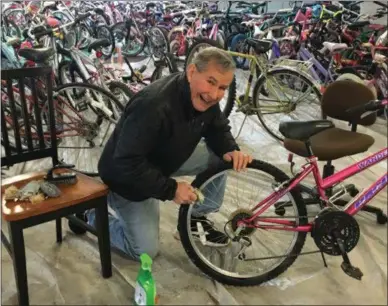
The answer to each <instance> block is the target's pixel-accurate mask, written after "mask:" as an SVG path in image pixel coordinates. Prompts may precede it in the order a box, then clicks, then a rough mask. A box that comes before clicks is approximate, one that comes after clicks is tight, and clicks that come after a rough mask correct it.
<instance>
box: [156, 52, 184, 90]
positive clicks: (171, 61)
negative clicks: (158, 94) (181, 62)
mask: <svg viewBox="0 0 388 306" xmlns="http://www.w3.org/2000/svg"><path fill="white" fill-rule="evenodd" d="M165 56H166V58H165V61H166V62H167V66H168V69H169V71H170V74H172V73H175V72H179V69H178V65H177V63H176V60H175V57H174V55H173V54H171V53H166V55H165ZM164 68H165V65H163V64H161V65H157V66H156V68H155V70H154V71H153V72H152V75H151V83H153V82H155V81H156V80H159V79H160V78H161V77H162V71H163V69H164Z"/></svg>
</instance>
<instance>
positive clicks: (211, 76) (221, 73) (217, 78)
mask: <svg viewBox="0 0 388 306" xmlns="http://www.w3.org/2000/svg"><path fill="white" fill-rule="evenodd" d="M233 76H234V70H223V69H222V68H221V67H220V66H219V65H218V64H216V63H213V62H210V63H208V65H207V69H205V70H204V71H202V72H199V71H198V70H197V67H196V66H195V65H194V64H190V65H189V67H188V70H187V79H188V81H189V83H190V90H191V101H192V103H193V106H194V108H195V109H196V110H197V111H199V112H204V111H206V110H207V109H208V108H209V107H211V106H213V105H215V104H217V103H218V102H220V101H221V99H222V98H223V97H224V95H225V91H226V90H227V89H228V87H229V85H230V84H231V83H232V81H233Z"/></svg>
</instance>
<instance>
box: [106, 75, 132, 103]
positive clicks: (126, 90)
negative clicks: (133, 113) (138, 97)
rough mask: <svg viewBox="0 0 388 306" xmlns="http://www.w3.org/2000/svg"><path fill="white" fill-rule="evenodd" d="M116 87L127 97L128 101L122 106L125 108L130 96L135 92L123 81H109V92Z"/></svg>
mask: <svg viewBox="0 0 388 306" xmlns="http://www.w3.org/2000/svg"><path fill="white" fill-rule="evenodd" d="M116 88H118V89H119V90H122V91H123V92H124V94H125V95H126V96H127V98H128V101H127V102H126V103H125V104H124V108H125V107H126V106H127V105H128V104H130V101H131V99H132V97H133V96H134V95H135V93H134V92H133V91H132V90H131V89H129V87H128V86H127V85H126V84H125V83H123V82H119V81H111V82H110V83H109V90H110V91H111V92H114V90H115V89H116Z"/></svg>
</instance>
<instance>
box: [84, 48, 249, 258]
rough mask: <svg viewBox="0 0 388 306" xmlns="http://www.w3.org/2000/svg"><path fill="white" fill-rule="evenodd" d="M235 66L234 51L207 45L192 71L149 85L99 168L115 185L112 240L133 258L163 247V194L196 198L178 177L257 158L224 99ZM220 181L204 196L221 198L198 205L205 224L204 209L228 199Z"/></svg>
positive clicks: (181, 201)
mask: <svg viewBox="0 0 388 306" xmlns="http://www.w3.org/2000/svg"><path fill="white" fill-rule="evenodd" d="M234 70H235V66H234V61H233V58H232V57H231V56H230V55H229V54H227V53H226V52H225V51H223V50H220V49H217V48H207V49H204V50H202V51H200V52H199V53H198V55H197V56H196V57H195V58H194V60H193V63H192V64H190V65H189V66H188V69H187V71H186V72H182V73H176V74H172V75H170V76H168V77H165V78H163V79H161V80H158V81H157V82H155V83H153V84H151V85H149V86H147V87H146V88H145V89H143V90H142V91H141V92H139V93H137V94H136V95H135V96H134V97H133V98H132V99H131V103H130V104H129V105H128V106H127V107H126V109H125V111H124V114H123V115H122V117H121V118H120V120H119V122H118V124H117V126H116V128H115V130H114V132H113V134H112V135H111V137H110V139H109V140H108V142H107V144H106V146H105V148H104V151H103V153H102V155H101V158H100V161H99V165H98V170H99V173H100V177H101V179H102V180H103V181H104V183H106V184H107V185H108V186H109V189H110V193H109V195H108V204H109V206H110V207H111V208H112V209H113V210H114V214H115V215H116V216H113V215H111V216H109V218H110V220H109V226H110V239H111V243H112V245H114V246H115V247H117V248H119V249H121V250H122V251H124V252H125V253H127V254H128V255H129V256H130V257H131V258H133V259H135V260H139V256H140V254H141V253H143V252H145V253H147V254H149V255H150V256H151V257H154V256H156V254H157V252H158V243H159V208H160V203H159V200H161V201H166V200H172V201H174V202H175V203H176V204H178V205H186V204H192V203H194V202H195V201H196V200H197V196H196V194H195V192H194V189H193V187H192V186H191V185H190V184H188V183H186V182H177V181H176V180H175V179H173V178H172V177H177V176H183V175H197V174H199V173H200V172H202V171H204V170H205V169H207V168H208V167H209V166H210V165H213V164H214V163H217V161H220V160H221V159H224V160H226V161H229V162H233V166H234V169H235V170H241V169H244V168H246V166H247V164H248V163H250V162H251V161H252V157H251V156H249V155H246V154H243V153H242V152H240V150H239V147H238V145H237V144H236V142H235V140H234V139H233V137H232V135H231V133H230V127H229V125H228V120H227V119H225V118H224V116H223V115H222V113H221V111H220V108H219V105H218V102H219V101H220V100H221V99H222V98H223V97H224V94H225V91H226V90H227V88H228V86H229V85H230V84H231V82H232V80H233V77H234ZM202 138H204V141H203V140H202ZM214 185H215V186H214V192H212V191H210V192H209V194H208V195H206V196H207V199H206V201H209V203H216V204H213V207H210V209H209V208H207V210H204V209H203V208H201V209H202V211H199V210H197V211H196V212H195V213H196V215H197V217H199V218H200V219H201V222H203V223H206V216H205V215H206V213H209V212H210V211H214V210H216V209H218V208H219V206H220V205H221V204H222V200H223V193H224V188H225V178H224V177H222V176H221V177H220V178H219V179H218V180H217V182H216V183H215V184H214ZM220 190H221V192H220ZM212 197H213V198H212ZM198 206H199V205H198ZM201 206H202V207H208V205H201ZM94 219H95V215H94V211H90V212H89V213H88V222H89V223H90V224H91V225H93V226H94ZM204 228H205V230H206V233H207V237H206V239H208V240H209V241H210V242H213V243H214V244H220V243H226V242H227V239H228V238H227V237H226V235H224V234H223V233H221V232H218V231H216V230H215V229H213V228H212V227H211V226H210V225H209V224H207V225H206V224H205V226H204ZM220 236H221V239H220Z"/></svg>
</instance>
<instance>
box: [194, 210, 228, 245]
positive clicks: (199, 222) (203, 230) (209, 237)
mask: <svg viewBox="0 0 388 306" xmlns="http://www.w3.org/2000/svg"><path fill="white" fill-rule="evenodd" d="M198 227H199V228H198ZM191 231H192V232H193V236H196V237H198V238H199V239H200V240H201V242H202V243H203V244H204V245H207V246H214V247H221V246H226V245H228V243H229V237H228V236H227V235H225V234H224V233H223V232H220V231H218V230H216V229H215V228H214V227H213V223H212V222H211V221H209V220H208V219H207V218H206V217H194V216H192V217H191Z"/></svg>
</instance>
